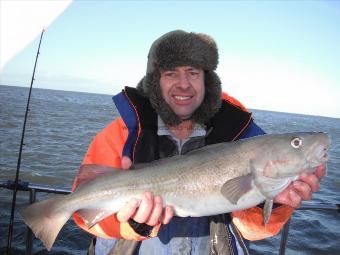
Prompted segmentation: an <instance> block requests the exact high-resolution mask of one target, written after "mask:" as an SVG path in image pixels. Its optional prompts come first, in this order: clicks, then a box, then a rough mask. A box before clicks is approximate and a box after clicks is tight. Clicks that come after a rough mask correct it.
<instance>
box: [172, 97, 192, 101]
mask: <svg viewBox="0 0 340 255" xmlns="http://www.w3.org/2000/svg"><path fill="white" fill-rule="evenodd" d="M173 97H174V98H175V99H176V100H180V101H184V100H189V99H191V98H192V96H173Z"/></svg>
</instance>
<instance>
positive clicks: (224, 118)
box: [125, 87, 252, 163]
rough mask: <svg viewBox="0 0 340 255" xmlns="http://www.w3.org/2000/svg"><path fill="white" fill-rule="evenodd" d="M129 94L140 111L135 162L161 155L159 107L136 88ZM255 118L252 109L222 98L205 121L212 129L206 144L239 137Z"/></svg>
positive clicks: (137, 111)
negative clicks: (220, 103)
mask: <svg viewBox="0 0 340 255" xmlns="http://www.w3.org/2000/svg"><path fill="white" fill-rule="evenodd" d="M125 94H126V96H127V97H128V99H129V101H130V103H131V104H132V105H133V107H134V109H135V111H136V113H137V115H138V116H137V118H138V121H139V125H140V132H139V137H138V138H137V141H136V143H137V144H136V146H135V155H134V161H135V163H137V162H149V161H152V160H155V159H159V152H158V146H159V145H158V136H157V113H156V111H155V110H154V109H153V108H152V106H151V103H150V101H149V100H148V99H147V98H146V97H144V96H142V95H140V93H139V92H138V91H137V90H136V89H135V88H131V87H125ZM251 119H252V116H251V113H249V112H246V111H243V110H242V109H241V108H239V107H237V106H235V105H233V104H231V103H230V102H228V101H226V100H222V106H221V108H220V110H219V111H218V112H217V113H216V114H215V115H214V117H213V118H212V119H211V120H210V121H209V122H207V123H205V125H206V127H207V130H211V132H209V134H208V135H207V137H206V144H207V145H208V144H215V143H220V142H228V141H233V140H236V139H237V138H238V137H239V136H240V134H241V133H242V132H243V131H244V130H245V129H246V127H247V126H248V125H249V123H250V121H251Z"/></svg>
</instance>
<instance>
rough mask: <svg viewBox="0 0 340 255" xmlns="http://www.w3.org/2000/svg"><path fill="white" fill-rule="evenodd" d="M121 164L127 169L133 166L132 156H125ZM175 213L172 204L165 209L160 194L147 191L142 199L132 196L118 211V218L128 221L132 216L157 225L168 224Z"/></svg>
mask: <svg viewBox="0 0 340 255" xmlns="http://www.w3.org/2000/svg"><path fill="white" fill-rule="evenodd" d="M121 165H122V168H123V169H125V170H127V169H129V168H130V167H131V165H132V161H131V159H130V158H128V157H126V156H123V157H122V162H121ZM173 214H174V212H173V208H172V207H171V206H166V207H165V209H164V210H163V200H162V198H161V197H160V196H153V194H152V193H151V192H145V193H144V194H143V196H142V199H141V200H139V199H135V198H132V199H131V200H130V201H128V202H127V203H126V204H125V206H124V207H123V208H122V209H120V210H119V212H117V219H118V220H119V221H120V222H126V221H128V220H129V219H130V218H132V219H133V220H134V221H136V222H138V223H146V224H147V225H149V226H155V225H158V224H159V223H162V224H168V223H169V221H170V220H171V218H172V217H173Z"/></svg>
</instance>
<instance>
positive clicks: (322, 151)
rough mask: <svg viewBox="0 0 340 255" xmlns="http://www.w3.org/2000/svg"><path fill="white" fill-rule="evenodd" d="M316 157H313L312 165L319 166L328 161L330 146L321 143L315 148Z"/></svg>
mask: <svg viewBox="0 0 340 255" xmlns="http://www.w3.org/2000/svg"><path fill="white" fill-rule="evenodd" d="M314 153H315V154H314V157H312V158H311V160H310V164H311V165H312V166H318V165H320V164H322V163H325V162H327V161H328V159H329V157H328V147H325V146H322V145H319V146H318V147H317V148H316V149H315V150H314Z"/></svg>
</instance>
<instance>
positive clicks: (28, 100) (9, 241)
mask: <svg viewBox="0 0 340 255" xmlns="http://www.w3.org/2000/svg"><path fill="white" fill-rule="evenodd" d="M44 31H45V30H44V29H43V30H42V32H41V35H40V41H39V47H38V51H37V55H36V57H35V63H34V68H33V74H32V79H31V85H30V90H29V93H28V99H27V105H26V112H25V119H24V125H23V128H22V133H21V142H20V148H19V156H18V162H17V171H16V174H15V181H14V189H13V198H12V209H11V218H10V222H9V227H8V238H7V250H6V254H7V255H10V250H11V246H12V235H13V220H14V212H15V205H16V199H17V191H18V182H19V173H20V165H21V155H22V149H23V146H24V137H25V130H26V121H27V115H28V111H29V104H30V100H31V93H32V87H33V82H34V74H35V68H36V66H37V61H38V56H39V54H40V45H41V40H42V37H43V34H44Z"/></svg>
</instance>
